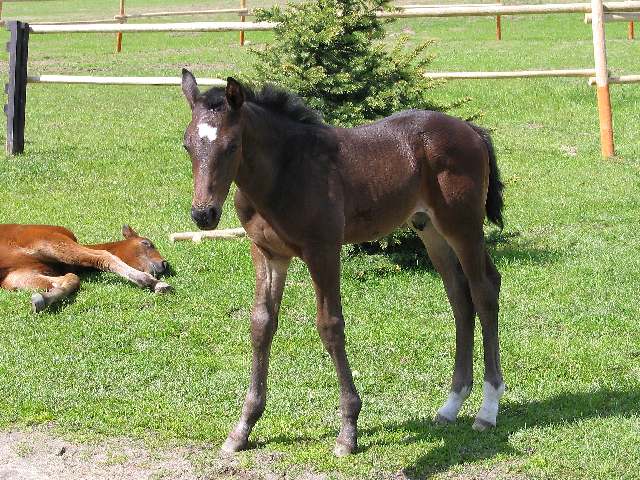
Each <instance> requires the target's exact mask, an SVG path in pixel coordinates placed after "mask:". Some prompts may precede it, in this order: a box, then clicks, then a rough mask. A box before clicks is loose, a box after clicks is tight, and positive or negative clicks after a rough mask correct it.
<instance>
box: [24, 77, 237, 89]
mask: <svg viewBox="0 0 640 480" xmlns="http://www.w3.org/2000/svg"><path fill="white" fill-rule="evenodd" d="M27 83H65V84H69V83H70V84H93V85H157V86H165V85H181V84H182V78H180V77H99V76H89V75H29V76H28V77H27ZM226 84H227V81H226V80H222V79H219V78H198V85H203V86H214V87H224V86H225V85H226Z"/></svg>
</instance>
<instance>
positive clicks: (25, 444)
mask: <svg viewBox="0 0 640 480" xmlns="http://www.w3.org/2000/svg"><path fill="white" fill-rule="evenodd" d="M279 457H280V455H279V454H277V453H268V452H257V453H256V456H255V463H256V465H257V466H256V468H255V469H253V470H246V469H243V468H241V467H240V466H239V465H238V461H237V460H236V459H235V458H233V457H226V458H220V457H219V456H218V454H217V449H215V448H213V447H212V446H211V445H208V444H204V443H203V444H194V445H189V446H183V445H180V446H171V445H169V446H162V447H151V448H150V447H148V446H147V445H145V443H144V442H142V441H137V440H132V439H129V438H107V439H103V440H100V441H96V442H91V443H81V442H74V441H69V440H67V439H65V438H62V437H60V436H58V435H56V434H55V431H54V429H53V428H52V427H51V426H38V427H35V428H30V429H14V430H6V431H0V480H53V479H55V480H114V479H117V480H142V479H144V480H147V479H148V480H174V479H175V480H178V479H179V480H230V479H234V480H327V476H326V475H323V474H315V473H311V472H305V471H302V472H300V471H297V472H295V473H294V472H289V473H283V474H279V473H274V471H273V470H272V468H271V467H272V466H273V464H274V462H276V461H277V460H278V458H279Z"/></svg>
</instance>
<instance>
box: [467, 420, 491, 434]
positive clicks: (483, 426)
mask: <svg viewBox="0 0 640 480" xmlns="http://www.w3.org/2000/svg"><path fill="white" fill-rule="evenodd" d="M495 426H496V425H495V423H491V422H488V421H486V420H484V419H482V418H478V417H476V419H475V420H474V422H473V425H472V426H471V428H473V429H474V430H475V431H476V432H485V431H487V430H489V429H491V428H493V427H495Z"/></svg>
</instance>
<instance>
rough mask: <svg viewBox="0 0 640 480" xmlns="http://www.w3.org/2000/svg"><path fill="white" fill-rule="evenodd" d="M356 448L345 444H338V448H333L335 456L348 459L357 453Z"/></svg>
mask: <svg viewBox="0 0 640 480" xmlns="http://www.w3.org/2000/svg"><path fill="white" fill-rule="evenodd" d="M355 451H356V446H355V445H353V446H349V445H345V444H344V443H340V442H336V446H335V447H334V448H333V454H334V455H335V456H336V457H346V456H347V455H351V454H352V453H355Z"/></svg>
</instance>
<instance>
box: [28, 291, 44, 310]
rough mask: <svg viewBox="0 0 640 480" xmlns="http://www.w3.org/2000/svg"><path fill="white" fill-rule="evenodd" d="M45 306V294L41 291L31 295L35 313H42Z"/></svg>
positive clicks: (32, 308)
mask: <svg viewBox="0 0 640 480" xmlns="http://www.w3.org/2000/svg"><path fill="white" fill-rule="evenodd" d="M45 308H47V302H46V301H45V299H44V295H42V294H41V293H34V294H33V295H31V310H32V311H33V313H40V312H41V311H43V310H44V309H45Z"/></svg>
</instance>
